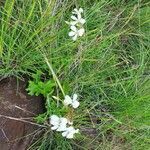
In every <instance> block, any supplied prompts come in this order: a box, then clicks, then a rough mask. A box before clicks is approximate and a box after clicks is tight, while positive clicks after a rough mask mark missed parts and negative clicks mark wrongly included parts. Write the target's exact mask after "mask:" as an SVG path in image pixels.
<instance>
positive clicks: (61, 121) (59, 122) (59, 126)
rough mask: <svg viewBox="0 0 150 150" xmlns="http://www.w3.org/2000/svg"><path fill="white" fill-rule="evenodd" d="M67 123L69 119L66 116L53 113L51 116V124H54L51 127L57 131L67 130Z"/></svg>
mask: <svg viewBox="0 0 150 150" xmlns="http://www.w3.org/2000/svg"><path fill="white" fill-rule="evenodd" d="M67 123H68V120H67V119H66V118H63V117H61V118H59V117H58V116H56V115H52V116H51V117H50V124H52V125H53V126H52V127H51V129H52V130H56V131H65V130H66V128H67Z"/></svg>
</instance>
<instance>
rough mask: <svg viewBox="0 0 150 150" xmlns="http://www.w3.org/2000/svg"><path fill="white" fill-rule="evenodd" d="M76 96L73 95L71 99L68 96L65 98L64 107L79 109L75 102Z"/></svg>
mask: <svg viewBox="0 0 150 150" xmlns="http://www.w3.org/2000/svg"><path fill="white" fill-rule="evenodd" d="M77 97H78V96H77V94H74V95H73V98H71V97H70V96H69V95H66V96H65V100H64V105H66V106H68V105H71V106H72V107H73V108H77V107H79V105H80V103H79V102H78V101H77Z"/></svg>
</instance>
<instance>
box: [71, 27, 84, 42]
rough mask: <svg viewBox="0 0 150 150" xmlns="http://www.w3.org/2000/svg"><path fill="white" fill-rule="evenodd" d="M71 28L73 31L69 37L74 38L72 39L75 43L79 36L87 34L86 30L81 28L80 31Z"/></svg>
mask: <svg viewBox="0 0 150 150" xmlns="http://www.w3.org/2000/svg"><path fill="white" fill-rule="evenodd" d="M70 28H71V30H72V31H70V32H69V36H70V37H72V39H73V40H74V41H76V40H77V37H78V36H82V35H83V34H84V32H85V30H84V28H81V29H79V30H78V29H77V27H76V26H71V27H70Z"/></svg>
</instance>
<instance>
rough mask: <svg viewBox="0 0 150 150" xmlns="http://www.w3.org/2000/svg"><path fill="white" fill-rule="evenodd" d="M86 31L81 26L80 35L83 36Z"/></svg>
mask: <svg viewBox="0 0 150 150" xmlns="http://www.w3.org/2000/svg"><path fill="white" fill-rule="evenodd" d="M84 32H85V30H84V28H81V29H80V30H78V35H79V36H82V35H83V34H84Z"/></svg>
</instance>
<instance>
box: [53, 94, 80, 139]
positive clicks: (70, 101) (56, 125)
mask: <svg viewBox="0 0 150 150" xmlns="http://www.w3.org/2000/svg"><path fill="white" fill-rule="evenodd" d="M64 105H65V106H68V105H70V106H72V107H73V108H77V107H78V106H79V105H80V103H79V102H78V101H77V94H74V95H73V98H71V97H70V96H68V95H66V96H65V100H64ZM50 124H51V125H52V127H51V129H52V130H56V131H58V132H62V136H63V137H66V138H68V139H72V138H73V136H74V134H75V133H78V132H79V129H74V127H73V126H69V125H72V124H73V122H70V121H69V120H68V119H67V118H64V117H58V116H57V115H52V116H51V117H50Z"/></svg>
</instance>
